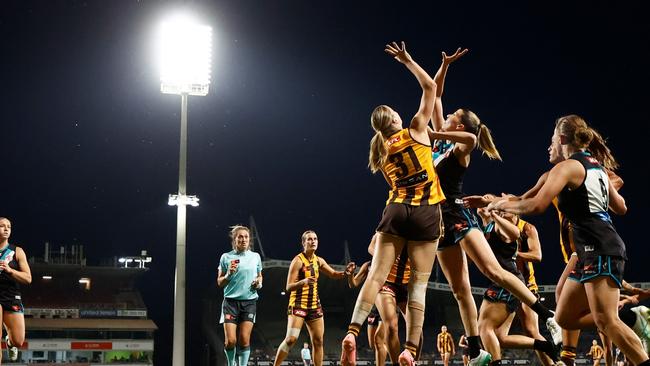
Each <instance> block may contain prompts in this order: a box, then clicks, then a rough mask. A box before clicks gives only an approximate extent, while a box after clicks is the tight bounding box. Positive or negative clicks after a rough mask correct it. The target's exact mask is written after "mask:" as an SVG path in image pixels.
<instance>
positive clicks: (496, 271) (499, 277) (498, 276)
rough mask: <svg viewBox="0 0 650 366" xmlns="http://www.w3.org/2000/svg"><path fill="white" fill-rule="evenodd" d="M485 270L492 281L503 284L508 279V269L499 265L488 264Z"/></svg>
mask: <svg viewBox="0 0 650 366" xmlns="http://www.w3.org/2000/svg"><path fill="white" fill-rule="evenodd" d="M485 272H486V273H485V276H487V278H489V279H490V281H492V282H494V283H497V284H499V285H502V286H503V283H504V282H505V280H506V271H505V270H504V269H503V268H501V267H500V266H498V265H488V266H487V267H486V271H485Z"/></svg>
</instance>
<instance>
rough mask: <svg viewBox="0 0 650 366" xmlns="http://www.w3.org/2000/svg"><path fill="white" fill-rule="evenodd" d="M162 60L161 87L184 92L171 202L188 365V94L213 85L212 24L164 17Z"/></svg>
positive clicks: (176, 360) (178, 328)
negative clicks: (186, 330) (211, 75)
mask: <svg viewBox="0 0 650 366" xmlns="http://www.w3.org/2000/svg"><path fill="white" fill-rule="evenodd" d="M159 32H160V33H159V39H158V42H159V43H158V45H157V46H158V52H159V55H158V61H159V62H160V91H161V92H162V93H164V94H178V95H180V96H181V136H180V158H179V165H178V193H177V194H170V195H169V201H168V203H169V205H170V206H174V205H175V206H177V218H176V276H175V281H174V340H173V355H172V365H173V366H183V365H185V288H186V283H185V241H186V230H185V226H186V207H187V206H188V205H190V206H198V205H199V199H198V197H196V196H190V195H187V192H186V175H187V174H186V171H187V98H188V96H190V95H200V96H205V95H207V94H208V91H209V88H210V68H211V63H212V60H211V58H212V28H211V27H209V26H206V25H199V24H197V23H196V22H194V21H193V20H192V19H190V18H189V17H187V16H184V15H181V16H175V17H173V18H170V19H169V20H167V21H164V22H163V23H162V24H161V26H160V29H159Z"/></svg>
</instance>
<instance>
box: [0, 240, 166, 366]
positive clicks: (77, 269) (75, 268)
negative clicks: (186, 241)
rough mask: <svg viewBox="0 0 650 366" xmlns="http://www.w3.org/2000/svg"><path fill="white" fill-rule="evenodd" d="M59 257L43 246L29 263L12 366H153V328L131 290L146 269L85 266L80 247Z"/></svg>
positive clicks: (115, 261) (136, 296)
mask: <svg viewBox="0 0 650 366" xmlns="http://www.w3.org/2000/svg"><path fill="white" fill-rule="evenodd" d="M62 252H63V253H69V255H64V254H63V253H61V255H55V256H52V254H53V253H51V252H48V248H47V246H46V254H45V256H44V257H43V258H30V259H29V262H30V267H31V271H32V284H31V285H30V286H23V287H22V297H23V301H24V306H25V325H26V342H25V344H24V345H23V347H22V348H21V349H20V352H19V358H18V360H17V361H16V362H17V363H14V364H17V365H26V364H31V363H47V364H48V365H59V364H61V365H79V366H81V365H84V366H90V365H93V366H94V365H119V364H129V365H152V361H151V360H152V359H153V351H154V340H153V339H154V338H153V336H154V331H155V330H156V329H157V326H156V324H154V322H153V321H152V320H150V319H148V318H147V308H146V306H145V304H144V301H143V300H142V296H141V295H140V293H139V291H138V290H137V288H136V286H135V281H136V279H137V278H138V277H139V276H140V275H142V274H143V273H145V272H146V271H147V270H148V269H147V268H144V266H141V267H126V266H125V265H123V264H118V261H117V258H115V259H114V260H113V261H112V262H113V265H108V266H89V265H86V259H85V258H84V257H83V255H82V253H81V248H78V247H77V248H74V249H70V248H68V249H67V250H65V251H62ZM57 254H58V253H57ZM2 346H3V348H6V345H5V344H4V342H3V345H2ZM8 362H9V360H8V358H7V356H6V354H5V356H4V357H3V364H8Z"/></svg>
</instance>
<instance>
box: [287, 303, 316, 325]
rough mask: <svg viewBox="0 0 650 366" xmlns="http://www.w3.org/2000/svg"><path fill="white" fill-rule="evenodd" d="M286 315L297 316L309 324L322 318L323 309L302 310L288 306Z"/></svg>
mask: <svg viewBox="0 0 650 366" xmlns="http://www.w3.org/2000/svg"><path fill="white" fill-rule="evenodd" d="M287 315H293V316H298V317H301V318H303V319H305V321H308V322H310V321H312V320H316V319H319V318H322V317H323V308H321V307H320V306H319V307H317V308H316V309H302V308H296V307H293V306H289V309H288V310H287Z"/></svg>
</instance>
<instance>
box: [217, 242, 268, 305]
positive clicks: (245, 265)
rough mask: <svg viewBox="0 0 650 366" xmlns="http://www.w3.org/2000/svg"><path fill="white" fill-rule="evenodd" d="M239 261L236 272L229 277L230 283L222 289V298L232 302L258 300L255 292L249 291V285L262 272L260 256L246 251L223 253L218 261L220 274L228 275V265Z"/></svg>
mask: <svg viewBox="0 0 650 366" xmlns="http://www.w3.org/2000/svg"><path fill="white" fill-rule="evenodd" d="M234 261H239V263H238V264H237V271H236V272H235V273H233V274H231V275H230V281H228V284H227V285H226V287H225V288H224V289H223V297H225V298H228V299H233V300H255V299H257V298H258V295H257V290H254V289H251V283H253V281H255V279H256V278H257V275H258V274H259V273H260V272H262V259H261V258H260V255H259V254H257V253H255V252H251V251H250V250H247V251H245V252H241V253H237V251H235V250H231V251H230V252H228V253H223V254H222V255H221V259H220V260H219V268H221V273H223V274H226V273H228V269H229V268H230V263H232V262H234Z"/></svg>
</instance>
